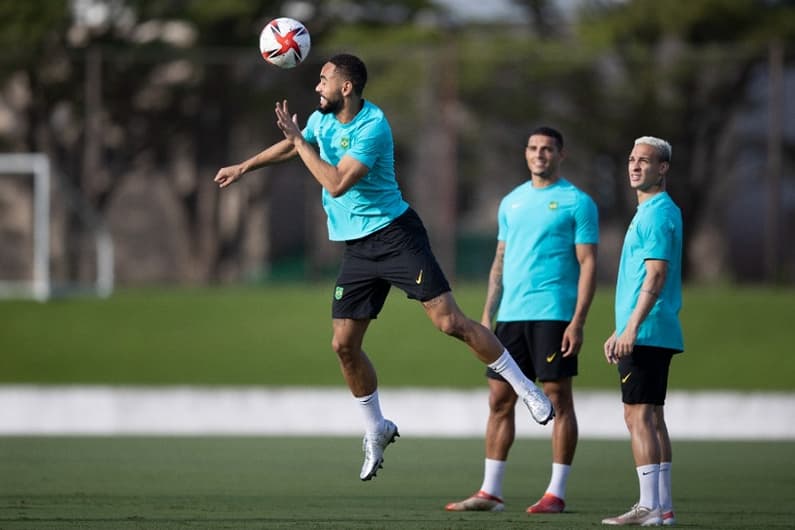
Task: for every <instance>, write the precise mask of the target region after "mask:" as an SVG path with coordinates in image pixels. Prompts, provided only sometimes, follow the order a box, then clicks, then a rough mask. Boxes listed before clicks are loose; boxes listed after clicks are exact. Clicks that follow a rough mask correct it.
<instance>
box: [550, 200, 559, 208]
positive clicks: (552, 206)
mask: <svg viewBox="0 0 795 530" xmlns="http://www.w3.org/2000/svg"><path fill="white" fill-rule="evenodd" d="M549 209H550V210H557V209H558V201H549Z"/></svg>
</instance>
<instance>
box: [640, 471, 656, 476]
mask: <svg viewBox="0 0 795 530" xmlns="http://www.w3.org/2000/svg"><path fill="white" fill-rule="evenodd" d="M652 473H654V471H644V472H643V476H644V477H645V476H646V475H651V474H652Z"/></svg>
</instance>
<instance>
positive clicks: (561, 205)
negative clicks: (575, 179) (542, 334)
mask: <svg viewBox="0 0 795 530" xmlns="http://www.w3.org/2000/svg"><path fill="white" fill-rule="evenodd" d="M498 221H499V232H498V234H497V239H498V240H500V241H504V242H505V257H504V261H503V279H502V284H503V294H502V299H501V300H500V310H499V312H498V314H497V320H498V321H500V322H509V321H520V320H565V321H569V320H571V318H572V316H573V315H574V309H575V307H576V305H577V283H578V282H579V278H580V264H579V262H578V261H577V254H576V251H575V248H574V245H577V244H597V243H599V214H598V212H597V209H596V204H595V203H594V202H593V200H592V199H591V198H590V197H589V196H588V195H586V194H585V193H584V192H582V191H580V190H579V189H578V188H577V187H576V186H574V185H573V184H571V183H570V182H569V181H567V180H565V179H559V180H558V181H557V182H555V183H554V184H551V185H549V186H547V187H545V188H534V187H533V183H532V181H527V182H525V183H524V184H522V185H520V186H518V187H517V188H515V189H514V190H513V191H512V192H510V193H509V194H508V195H506V196H505V198H503V200H502V202H501V203H500V208H499V212H498Z"/></svg>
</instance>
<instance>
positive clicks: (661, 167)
mask: <svg viewBox="0 0 795 530" xmlns="http://www.w3.org/2000/svg"><path fill="white" fill-rule="evenodd" d="M670 166H671V145H670V144H669V143H668V142H666V141H665V140H661V139H659V138H655V137H653V136H643V137H641V138H638V139H637V140H635V145H634V147H633V149H632V153H631V154H630V155H629V165H628V169H629V185H630V186H631V187H632V189H634V190H635V192H636V193H637V197H638V209H637V211H636V212H635V216H634V217H633V218H632V221H631V222H630V224H629V228H628V229H627V233H626V235H625V236H624V246H623V248H622V249H621V261H620V262H619V267H618V279H617V280H616V301H615V318H616V329H615V331H614V332H613V334H612V335H610V337H608V338H607V341H605V344H604V351H605V358H606V359H607V362H609V363H611V364H616V365H618V374H619V378H620V381H621V399H622V401H623V402H624V421H625V422H626V424H627V429H629V435H630V440H631V445H632V456H633V457H634V460H635V466H636V471H637V474H638V483H639V486H640V498H639V499H638V502H637V503H636V504H635V505H634V506H633V507H632V508H631V509H630V510H629V511H628V512H627V513H625V514H622V515H619V516H617V517H610V518H607V519H603V520H602V524H606V525H616V526H625V525H640V526H657V525H660V524H663V525H666V526H672V525H674V524H675V522H676V519H675V518H674V511H673V502H672V499H671V460H672V458H671V457H672V454H671V439H670V437H669V436H668V428H667V427H666V425H665V417H664V414H663V406H664V405H665V395H666V392H667V389H668V371H669V368H670V365H671V358H672V357H673V356H674V354H676V353H680V352H682V351H683V350H684V341H683V338H682V327H681V325H680V323H679V309H680V308H681V307H682V213H681V211H680V210H679V208H678V207H677V206H676V204H674V201H673V200H672V199H671V196H670V195H668V193H667V192H666V191H665V182H666V178H667V176H668V171H669V169H670Z"/></svg>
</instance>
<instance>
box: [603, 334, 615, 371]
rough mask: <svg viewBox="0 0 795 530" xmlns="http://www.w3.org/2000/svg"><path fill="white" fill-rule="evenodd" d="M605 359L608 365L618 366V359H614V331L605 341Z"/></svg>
mask: <svg viewBox="0 0 795 530" xmlns="http://www.w3.org/2000/svg"><path fill="white" fill-rule="evenodd" d="M604 349H605V359H607V362H608V363H610V364H618V357H616V353H615V352H616V332H615V331H614V332H613V333H612V334H611V335H610V336H609V337H607V340H606V341H605V346H604Z"/></svg>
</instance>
